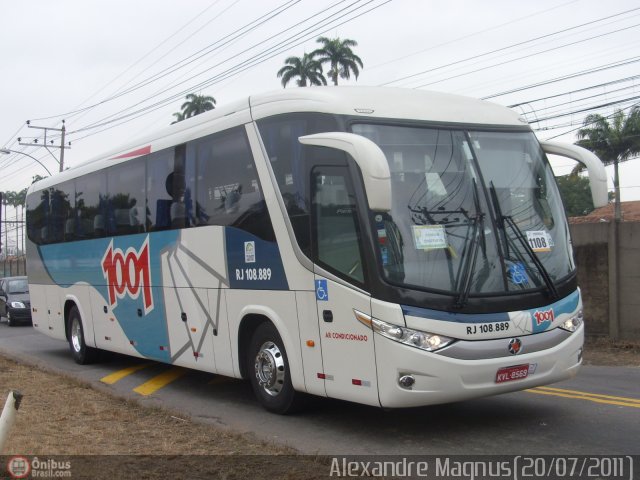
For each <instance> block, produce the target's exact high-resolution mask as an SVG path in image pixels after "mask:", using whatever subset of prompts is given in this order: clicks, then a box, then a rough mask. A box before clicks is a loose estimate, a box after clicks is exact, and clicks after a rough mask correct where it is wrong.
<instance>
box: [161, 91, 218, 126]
mask: <svg viewBox="0 0 640 480" xmlns="http://www.w3.org/2000/svg"><path fill="white" fill-rule="evenodd" d="M185 98H186V100H187V101H186V102H184V103H183V104H182V106H181V107H180V108H181V109H182V112H177V113H174V114H173V115H174V116H175V117H176V120H175V121H173V122H171V124H172V125H173V124H174V123H177V122H180V121H182V120H184V119H186V118H190V117H193V116H195V115H200V114H201V113H204V112H208V111H209V110H213V109H214V108H216V99H215V98H213V97H211V96H208V95H197V94H194V93H190V94H189V95H187V96H186V97H185Z"/></svg>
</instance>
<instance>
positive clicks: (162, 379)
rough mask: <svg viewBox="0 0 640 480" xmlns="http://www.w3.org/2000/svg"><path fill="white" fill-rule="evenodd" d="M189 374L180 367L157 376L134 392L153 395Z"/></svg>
mask: <svg viewBox="0 0 640 480" xmlns="http://www.w3.org/2000/svg"><path fill="white" fill-rule="evenodd" d="M186 373H187V370H186V369H184V368H180V367H173V368H171V369H169V370H167V371H166V372H163V373H161V374H160V375H156V376H155V377H153V378H152V379H151V380H148V381H146V382H144V383H143V384H142V385H140V386H139V387H136V388H134V389H133V391H134V392H136V393H139V394H140V395H145V396H146V395H151V394H152V393H154V392H156V391H158V390H160V389H161V388H162V387H166V386H167V385H169V384H170V383H171V382H173V381H175V380H177V379H179V378H180V377H182V376H183V375H185V374H186Z"/></svg>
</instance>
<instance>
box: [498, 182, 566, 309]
mask: <svg viewBox="0 0 640 480" xmlns="http://www.w3.org/2000/svg"><path fill="white" fill-rule="evenodd" d="M489 188H490V190H491V200H492V202H493V208H494V209H495V212H496V217H497V219H498V221H499V222H500V227H501V229H502V231H503V233H504V238H505V249H506V252H505V255H506V256H507V257H508V256H509V253H508V252H509V250H508V248H509V245H508V243H509V242H508V240H507V232H506V229H505V223H506V224H507V225H509V226H510V227H511V229H512V230H513V231H514V232H515V234H516V238H517V239H518V241H519V242H520V244H521V245H522V246H523V247H524V250H525V252H527V254H528V255H529V257H530V258H531V261H532V262H533V264H534V265H535V266H536V268H537V269H538V272H539V273H540V276H541V277H542V280H544V283H545V284H546V286H547V289H548V290H549V293H550V294H551V297H552V298H558V297H559V296H560V295H559V294H558V289H557V288H556V286H555V284H554V283H553V280H552V279H551V276H550V275H549V271H548V270H547V269H546V268H545V266H544V265H543V263H542V261H541V260H540V258H538V256H537V255H536V252H534V251H533V249H532V248H531V245H529V242H527V239H526V238H525V236H524V233H522V230H521V229H520V227H518V225H517V224H516V222H514V221H513V218H512V217H511V216H510V215H503V214H502V209H501V208H500V202H499V201H498V195H497V194H496V188H495V186H494V184H493V182H491V183H490V187H489Z"/></svg>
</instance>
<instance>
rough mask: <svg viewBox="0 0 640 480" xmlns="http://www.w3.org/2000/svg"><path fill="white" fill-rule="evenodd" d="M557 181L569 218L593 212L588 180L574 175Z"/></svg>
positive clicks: (559, 178)
mask: <svg viewBox="0 0 640 480" xmlns="http://www.w3.org/2000/svg"><path fill="white" fill-rule="evenodd" d="M556 181H557V182H558V189H559V190H560V196H561V197H562V203H564V209H565V211H566V212H567V216H568V217H581V216H583V215H588V214H589V213H591V212H592V211H593V209H594V208H593V199H592V197H591V187H590V186H589V179H588V178H585V177H581V176H580V175H573V174H572V175H563V176H561V177H556Z"/></svg>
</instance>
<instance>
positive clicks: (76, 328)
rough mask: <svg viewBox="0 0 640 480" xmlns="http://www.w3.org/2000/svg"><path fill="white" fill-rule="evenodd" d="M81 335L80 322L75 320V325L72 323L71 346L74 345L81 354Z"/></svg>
mask: <svg viewBox="0 0 640 480" xmlns="http://www.w3.org/2000/svg"><path fill="white" fill-rule="evenodd" d="M81 335H82V332H81V330H80V322H79V321H78V319H76V318H74V319H73V323H71V345H73V349H74V350H75V351H76V352H78V353H80V350H81V349H82V344H81V340H80V336H81Z"/></svg>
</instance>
